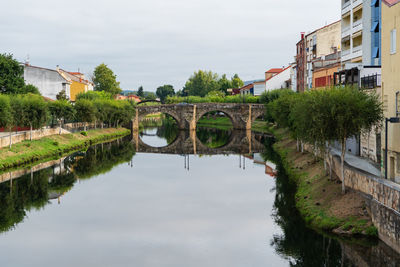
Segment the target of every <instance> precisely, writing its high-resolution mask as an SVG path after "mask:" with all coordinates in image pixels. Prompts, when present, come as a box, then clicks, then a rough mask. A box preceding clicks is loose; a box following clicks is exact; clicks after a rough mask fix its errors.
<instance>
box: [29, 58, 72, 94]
mask: <svg viewBox="0 0 400 267" xmlns="http://www.w3.org/2000/svg"><path fill="white" fill-rule="evenodd" d="M24 79H25V83H26V84H31V85H34V86H36V87H37V88H38V89H39V92H40V94H41V95H42V96H44V97H48V98H50V99H53V100H55V99H56V96H57V94H58V93H59V92H61V91H62V90H65V93H66V95H67V96H69V95H70V85H71V82H70V81H68V80H67V79H65V78H64V77H63V76H62V75H61V74H60V73H59V72H58V71H57V70H52V69H46V68H41V67H35V66H31V65H28V64H25V65H24Z"/></svg>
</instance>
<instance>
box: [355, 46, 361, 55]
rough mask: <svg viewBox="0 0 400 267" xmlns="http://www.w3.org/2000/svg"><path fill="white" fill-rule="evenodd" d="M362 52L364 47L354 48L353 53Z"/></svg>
mask: <svg viewBox="0 0 400 267" xmlns="http://www.w3.org/2000/svg"><path fill="white" fill-rule="evenodd" d="M361 50H362V45H359V46H355V47H353V53H355V52H358V51H361Z"/></svg>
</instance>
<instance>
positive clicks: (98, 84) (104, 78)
mask: <svg viewBox="0 0 400 267" xmlns="http://www.w3.org/2000/svg"><path fill="white" fill-rule="evenodd" d="M93 83H94V90H95V91H105V92H108V93H111V94H112V95H116V94H119V93H121V92H122V90H121V88H120V86H119V82H117V76H116V75H115V74H114V72H113V71H112V70H111V69H110V68H108V67H107V65H105V64H104V63H102V64H100V65H99V66H97V67H96V68H95V70H94V72H93Z"/></svg>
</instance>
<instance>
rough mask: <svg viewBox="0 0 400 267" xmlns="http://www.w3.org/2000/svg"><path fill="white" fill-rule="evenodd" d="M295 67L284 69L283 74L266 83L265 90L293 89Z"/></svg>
mask: <svg viewBox="0 0 400 267" xmlns="http://www.w3.org/2000/svg"><path fill="white" fill-rule="evenodd" d="M293 67H294V64H293V65H290V66H289V67H287V68H285V69H283V70H282V71H281V72H279V73H277V74H275V75H274V76H272V77H270V78H269V79H267V80H266V81H265V90H266V91H271V90H274V89H283V88H290V89H293V88H292V86H291V84H292V78H293V77H292V75H293Z"/></svg>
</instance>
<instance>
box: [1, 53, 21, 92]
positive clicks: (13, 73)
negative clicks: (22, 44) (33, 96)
mask: <svg viewBox="0 0 400 267" xmlns="http://www.w3.org/2000/svg"><path fill="white" fill-rule="evenodd" d="M23 74H24V68H23V66H21V64H20V63H19V62H18V61H17V60H15V59H14V58H13V56H12V55H11V54H0V93H3V94H18V93H23V92H24V88H25V81H24V75H23Z"/></svg>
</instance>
